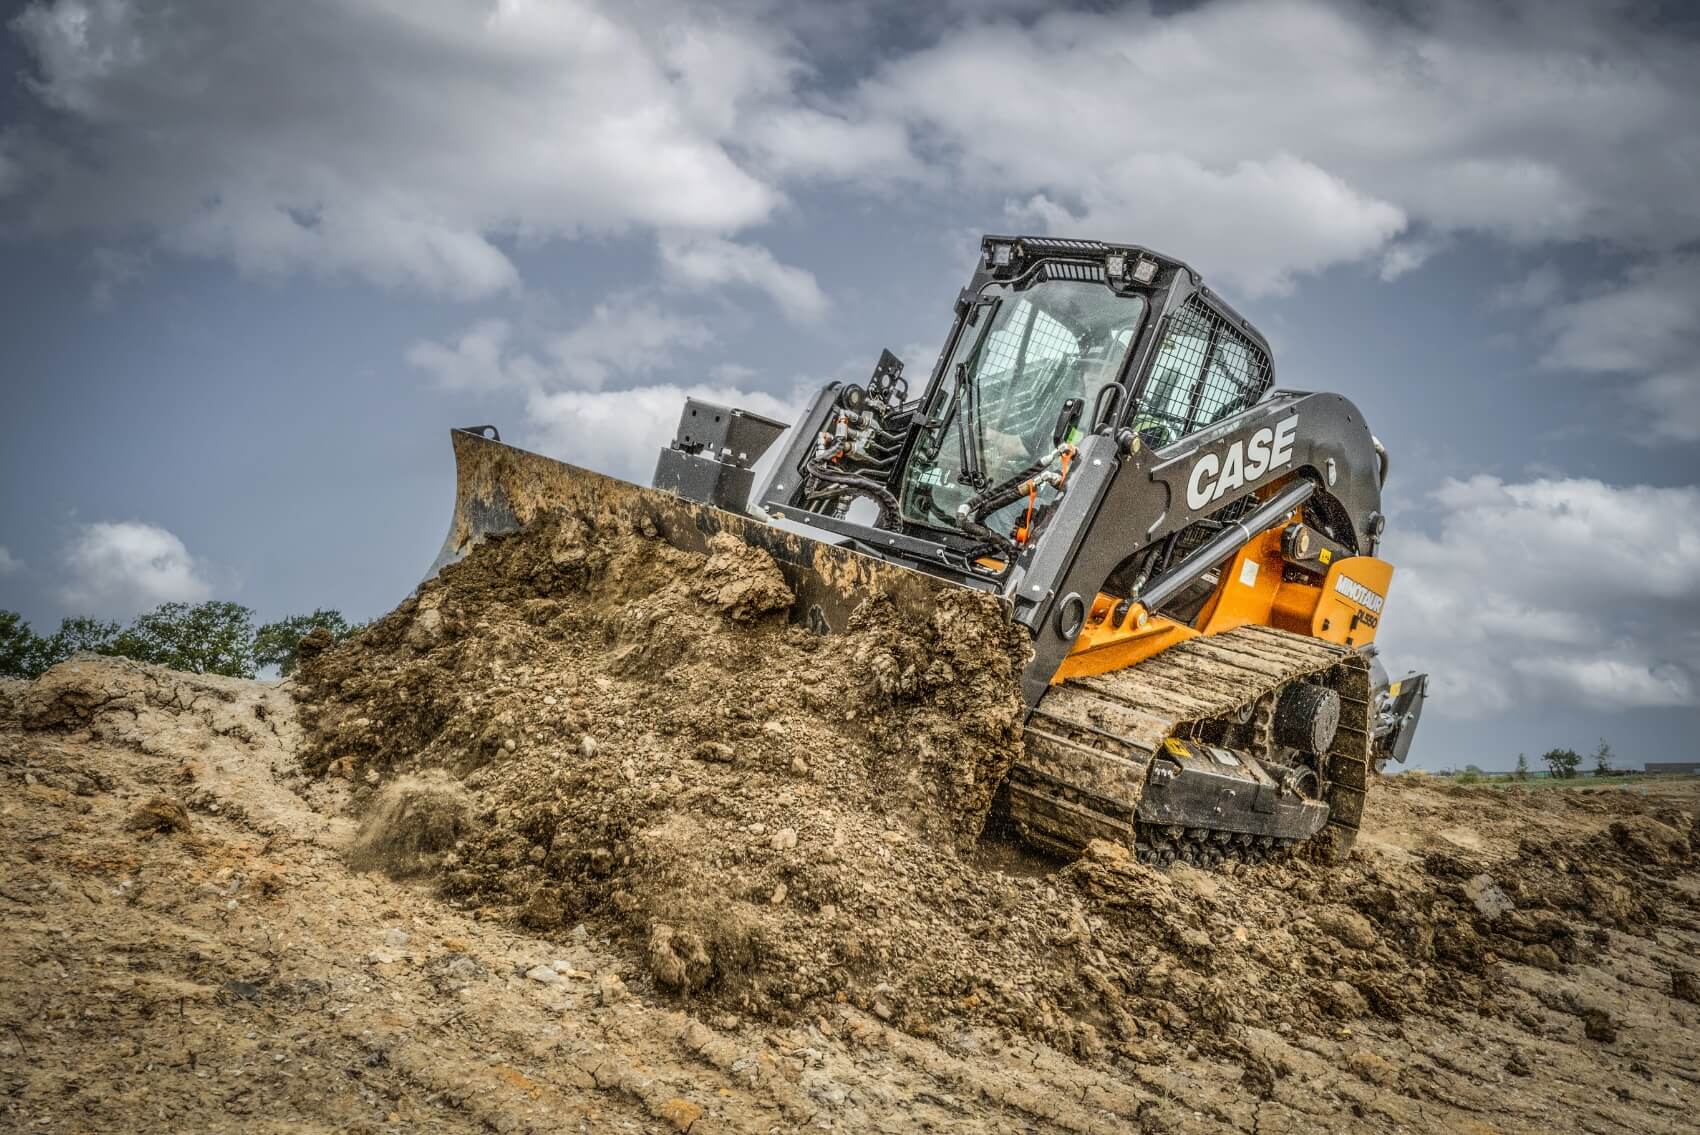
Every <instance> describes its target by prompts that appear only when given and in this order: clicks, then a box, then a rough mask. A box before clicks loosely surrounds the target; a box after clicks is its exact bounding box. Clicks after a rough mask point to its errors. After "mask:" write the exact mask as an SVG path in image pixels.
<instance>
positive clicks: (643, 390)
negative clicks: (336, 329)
mask: <svg viewBox="0 0 1700 1135" xmlns="http://www.w3.org/2000/svg"><path fill="white" fill-rule="evenodd" d="M712 342H713V336H712V334H711V333H710V331H709V329H708V328H707V327H706V326H705V325H704V324H702V323H700V322H699V321H697V320H694V319H691V318H689V317H685V316H680V315H677V314H675V313H670V312H667V311H665V310H663V309H660V308H658V307H657V306H656V305H655V304H654V303H652V302H650V301H648V300H646V299H643V298H641V297H638V296H635V295H622V296H616V297H613V298H612V299H610V300H609V301H608V302H607V303H603V304H598V305H597V306H596V307H595V308H594V309H592V311H591V312H590V314H589V315H588V316H587V317H586V318H585V319H583V320H582V321H580V322H579V323H577V324H575V325H573V326H571V327H568V328H566V329H564V330H560V329H553V330H551V329H544V328H531V329H525V330H521V329H518V328H515V327H514V326H513V325H511V324H509V323H507V322H506V321H502V320H484V321H481V322H479V323H475V324H474V325H473V326H471V327H470V328H468V329H467V330H466V331H465V332H464V333H462V334H461V335H460V336H458V337H457V338H455V339H453V340H451V341H448V342H443V343H438V342H430V341H422V342H419V343H415V344H414V345H413V346H412V348H410V349H409V351H408V359H409V361H410V362H412V363H413V365H414V366H416V367H418V368H419V369H420V370H422V371H424V372H425V373H426V374H428V375H429V376H430V377H431V378H432V379H433V380H434V381H435V382H437V383H438V384H439V385H442V386H444V387H447V388H451V389H472V390H481V391H485V392H488V393H492V394H494V393H507V394H516V393H517V394H518V395H520V396H521V397H522V398H523V403H522V405H523V413H524V416H525V420H524V424H523V426H522V427H521V429H520V430H518V431H516V433H515V436H516V439H517V440H518V441H519V442H520V444H522V445H526V446H528V447H530V448H534V449H537V450H539V451H541V452H543V453H547V454H549V455H550V456H553V457H558V458H560V459H562V460H564V461H571V462H573V463H574V464H576V465H584V466H587V467H589V468H592V469H597V470H599V471H601V472H606V473H613V474H615V475H618V476H622V477H627V478H629V479H633V480H637V481H641V482H646V483H647V481H648V480H649V476H650V474H651V473H653V472H654V470H655V455H656V452H657V451H658V450H659V449H660V447H661V446H663V445H665V444H666V443H667V442H668V441H669V440H671V439H672V437H673V431H674V429H675V427H676V426H677V425H678V421H679V411H680V409H681V408H682V407H683V405H684V400H685V399H686V398H687V397H692V398H704V399H707V400H709V401H712V402H720V403H723V404H726V405H731V406H738V407H742V408H744V409H748V410H753V411H755V412H757V413H760V414H768V415H770V416H773V417H777V418H780V419H781V420H784V421H787V422H789V421H791V420H792V419H793V418H795V417H796V416H797V413H798V410H799V408H800V405H799V404H800V401H801V400H800V398H797V397H792V398H789V399H788V398H782V397H777V396H775V395H772V394H768V393H764V392H761V391H758V390H750V389H746V386H747V384H748V383H749V382H750V381H751V380H753V379H755V378H756V377H757V372H755V371H753V370H751V369H749V368H748V367H744V366H740V365H737V364H734V363H727V364H721V365H719V366H715V367H713V368H710V369H709V371H708V374H709V377H710V378H711V380H712V381H709V382H705V383H697V384H680V383H676V382H656V381H654V379H653V377H652V376H653V375H655V374H656V373H657V372H663V371H668V370H671V369H675V368H676V367H677V366H679V365H680V363H681V361H682V360H683V359H684V358H686V357H688V356H689V355H690V354H691V353H692V352H695V351H699V350H701V349H702V348H704V347H707V346H709V345H710V344H711V343H712ZM614 386H624V387H628V388H627V389H618V388H614V389H604V388H605V387H614Z"/></svg>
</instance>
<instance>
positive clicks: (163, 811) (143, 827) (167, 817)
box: [124, 796, 189, 835]
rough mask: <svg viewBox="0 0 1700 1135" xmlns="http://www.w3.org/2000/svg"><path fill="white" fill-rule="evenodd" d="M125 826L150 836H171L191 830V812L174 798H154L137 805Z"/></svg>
mask: <svg viewBox="0 0 1700 1135" xmlns="http://www.w3.org/2000/svg"><path fill="white" fill-rule="evenodd" d="M124 826H125V827H126V828H127V829H129V830H130V831H133V832H142V833H144V834H148V835H169V834H171V833H172V832H183V831H188V830H189V812H188V809H186V808H184V807H183V802H182V801H181V800H178V799H177V798H176V797H174V796H152V797H149V798H148V799H147V800H144V801H142V802H141V803H140V804H138V805H136V808H135V810H134V811H132V812H131V813H130V817H129V819H127V820H125V821H124Z"/></svg>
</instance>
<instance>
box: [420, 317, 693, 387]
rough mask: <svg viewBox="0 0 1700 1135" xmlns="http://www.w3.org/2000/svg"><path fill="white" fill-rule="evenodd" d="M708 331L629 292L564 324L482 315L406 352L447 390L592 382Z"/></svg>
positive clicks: (660, 358)
mask: <svg viewBox="0 0 1700 1135" xmlns="http://www.w3.org/2000/svg"><path fill="white" fill-rule="evenodd" d="M713 339H714V336H713V333H712V332H710V330H709V329H708V327H707V326H706V325H705V324H704V323H702V322H701V321H700V320H697V319H693V318H691V317H689V316H682V315H678V314H676V313H673V312H669V311H666V310H663V309H662V308H660V307H658V306H657V305H656V304H654V303H653V302H650V301H648V300H645V299H643V298H641V297H639V296H636V295H633V294H630V293H626V294H622V295H617V296H614V297H611V298H610V299H609V300H607V301H606V302H603V303H599V304H596V305H595V306H594V307H592V308H591V310H590V313H589V314H588V315H587V316H586V317H585V318H584V319H583V320H581V321H580V322H578V323H576V324H574V325H573V326H571V327H568V328H566V329H565V330H553V331H546V330H539V329H531V330H529V331H527V332H525V333H523V334H522V333H521V332H519V331H517V330H516V329H515V327H514V325H513V324H512V323H510V322H509V321H507V320H505V319H484V320H479V321H478V322H477V323H474V324H473V325H472V326H471V327H469V328H467V329H466V330H465V331H464V332H462V333H461V334H460V335H459V336H458V337H456V338H455V339H453V340H451V341H449V342H435V341H432V340H421V341H419V342H416V343H414V344H413V346H411V347H410V348H408V351H407V360H408V362H410V363H412V364H413V365H414V366H415V367H418V368H419V369H420V370H422V371H424V372H425V373H426V374H428V375H430V376H431V378H432V379H434V380H435V382H436V384H437V385H438V386H440V387H442V388H443V389H445V390H481V391H487V392H493V391H499V390H504V389H507V390H520V391H526V392H532V391H545V392H546V391H550V390H554V389H559V388H561V387H583V388H587V389H596V388H599V387H601V386H602V385H604V384H605V383H607V382H609V381H611V380H613V379H615V378H617V377H625V378H628V379H629V378H636V377H641V376H644V375H648V374H651V373H653V372H655V371H657V370H660V369H662V368H665V367H668V366H671V365H672V364H673V363H674V362H675V361H676V360H677V358H678V357H679V356H680V355H681V354H684V353H687V352H690V351H695V350H700V349H701V348H703V347H706V346H707V345H708V344H709V343H711V342H713ZM522 341H524V342H525V343H527V344H529V345H528V346H522Z"/></svg>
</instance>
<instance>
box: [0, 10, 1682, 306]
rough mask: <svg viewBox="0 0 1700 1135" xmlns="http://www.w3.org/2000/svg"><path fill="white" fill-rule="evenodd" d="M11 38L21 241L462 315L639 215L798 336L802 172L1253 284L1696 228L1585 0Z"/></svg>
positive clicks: (39, 31) (639, 19) (425, 14)
mask: <svg viewBox="0 0 1700 1135" xmlns="http://www.w3.org/2000/svg"><path fill="white" fill-rule="evenodd" d="M10 27H11V30H12V31H13V32H14V34H15V35H16V36H17V37H18V38H19V39H20V41H21V42H22V44H23V45H24V47H25V49H26V50H27V52H28V56H29V62H30V66H29V69H28V84H29V89H31V90H32V91H34V92H35V95H36V102H37V104H38V110H40V111H41V112H42V113H38V114H34V115H32V116H31V123H30V128H27V129H17V130H9V131H7V132H6V134H5V135H4V136H3V137H0V192H5V191H7V189H8V188H10V190H11V192H12V197H11V199H10V200H9V204H12V205H14V208H13V210H12V211H13V213H14V214H15V215H16V216H17V217H19V218H21V223H22V224H24V225H26V226H30V227H33V228H34V229H36V230H37V231H47V232H53V231H63V230H65V229H70V228H84V227H94V228H100V229H104V230H118V231H121V232H124V233H132V234H144V235H146V236H147V237H149V238H156V239H158V240H161V241H163V242H164V243H165V244H167V245H168V246H170V247H172V248H176V249H179V250H182V251H187V252H191V253H195V254H201V255H208V256H216V257H221V258H225V259H228V260H230V261H231V262H233V263H235V264H237V265H239V266H241V267H242V268H244V269H246V270H249V271H253V272H261V273H272V272H297V271H310V272H323V273H330V274H337V275H353V276H357V277H360V278H363V279H366V280H371V281H376V282H379V283H382V284H404V285H408V286H413V287H419V288H424V289H428V290H430V291H433V292H437V293H441V294H445V295H449V296H460V297H480V296H489V295H491V294H493V293H500V292H503V291H512V290H516V289H519V288H520V287H521V286H522V281H521V280H520V274H519V271H518V269H517V268H516V266H515V262H514V260H513V258H512V257H511V255H510V253H511V250H512V247H513V246H514V244H515V243H516V242H519V241H526V242H530V241H537V240H548V239H572V238H575V237H578V236H581V235H584V234H594V233H604V232H619V231H625V230H630V229H640V230H655V231H658V232H666V233H668V234H670V235H669V237H668V240H667V241H666V242H665V243H664V248H663V253H664V270H665V271H666V272H667V273H668V274H670V276H671V277H672V278H673V279H675V280H676V281H679V282H683V283H696V284H700V285H703V286H713V285H719V284H733V283H736V284H739V285H743V286H749V287H754V288H757V289H760V290H762V291H764V292H767V293H768V294H770V295H772V296H773V297H774V299H775V300H776V301H777V302H778V303H779V304H780V305H781V307H782V308H783V309H784V310H785V311H786V312H787V314H789V315H791V316H792V317H794V318H802V319H807V318H811V317H813V316H814V315H817V314H818V313H819V311H820V309H821V300H820V296H819V289H818V285H817V284H816V283H815V281H814V279H813V277H812V276H808V275H807V273H805V272H804V271H803V270H802V269H801V268H796V267H791V266H787V265H782V264H779V263H778V262H776V261H775V260H774V259H773V257H772V255H771V254H770V253H768V252H767V251H766V250H764V249H762V248H760V247H758V246H754V245H751V244H749V243H748V241H747V239H744V238H740V237H739V234H740V232H741V231H742V230H745V229H748V228H751V227H753V226H756V225H759V224H761V223H762V222H764V221H766V220H768V219H770V218H771V217H772V216H773V214H774V212H775V210H776V209H777V208H779V207H780V206H781V205H782V204H783V203H784V202H785V201H786V200H787V192H788V190H789V189H790V188H791V187H793V186H807V185H815V184H818V183H820V182H823V181H824V182H829V183H830V184H832V185H833V186H835V187H846V188H850V189H852V190H856V189H860V190H863V191H866V192H870V193H873V194H880V193H884V192H888V191H889V190H890V189H891V187H893V186H894V185H897V184H899V183H903V182H909V183H911V184H912V185H913V186H921V187H926V188H928V189H930V190H937V191H942V192H945V193H953V192H954V193H967V194H972V195H977V196H983V195H985V194H986V193H987V191H988V190H989V191H990V192H991V193H993V194H996V195H1000V196H1003V197H1005V198H1006V199H1007V200H1009V201H1011V202H1016V203H1019V204H1020V205H1021V206H1022V207H1023V208H1025V209H1027V211H1028V212H1029V214H1030V215H1033V216H1036V217H1038V218H1039V219H1040V220H1041V221H1043V222H1046V223H1048V224H1050V225H1051V226H1052V227H1054V228H1057V229H1068V230H1070V231H1075V232H1078V231H1083V230H1087V229H1091V230H1095V231H1096V232H1097V233H1101V234H1102V235H1109V236H1114V237H1119V238H1123V239H1132V240H1144V241H1147V242H1149V243H1151V244H1153V245H1155V246H1157V247H1161V248H1165V249H1168V250H1171V251H1173V252H1175V253H1176V254H1178V255H1181V256H1184V257H1186V258H1187V259H1189V260H1191V261H1193V262H1194V263H1196V264H1197V265H1198V266H1199V267H1200V268H1201V269H1202V270H1203V271H1204V272H1205V273H1206V274H1207V275H1208V276H1210V277H1211V278H1212V279H1214V280H1217V281H1219V282H1224V283H1227V284H1229V285H1231V286H1232V287H1234V288H1236V289H1238V290H1242V291H1246V292H1270V291H1282V290H1285V289H1287V288H1289V287H1290V286H1291V285H1292V283H1293V281H1294V279H1295V278H1297V277H1300V276H1302V275H1304V274H1305V273H1309V272H1316V271H1320V270H1322V269H1326V268H1328V267H1331V266H1334V265H1339V264H1347V263H1363V264H1366V265H1372V266H1377V267H1378V270H1379V271H1380V272H1381V274H1383V275H1384V276H1386V277H1388V278H1396V277H1398V276H1399V275H1401V274H1403V273H1405V272H1409V271H1413V270H1415V269H1416V268H1417V267H1418V266H1419V265H1420V264H1421V262H1422V261H1423V260H1424V259H1425V258H1426V256H1427V254H1428V253H1429V252H1431V251H1432V250H1433V248H1434V247H1438V244H1437V243H1435V242H1437V241H1444V240H1445V239H1446V238H1447V237H1448V236H1450V235H1452V234H1456V233H1470V234H1476V233H1485V234H1489V235H1494V236H1498V237H1501V238H1504V239H1506V240H1509V241H1513V242H1522V243H1526V244H1540V243H1546V242H1566V241H1575V240H1592V241H1602V242H1605V243H1606V244H1608V245H1613V246H1616V247H1619V248H1622V249H1626V250H1629V251H1631V252H1633V253H1636V254H1640V253H1642V252H1645V251H1647V250H1651V249H1661V248H1669V247H1674V246H1679V245H1681V244H1682V243H1684V242H1687V241H1693V240H1696V239H1700V197H1697V196H1696V195H1695V194H1694V193H1693V192H1692V181H1693V169H1694V164H1695V161H1696V160H1697V155H1700V142H1697V140H1696V131H1695V129H1694V126H1693V114H1692V108H1693V106H1694V105H1695V104H1696V102H1697V101H1700V70H1697V69H1696V68H1694V67H1693V66H1692V60H1693V49H1694V45H1693V42H1692V39H1691V38H1688V37H1686V36H1685V34H1684V33H1683V32H1682V30H1681V29H1680V28H1678V29H1674V30H1673V29H1672V28H1671V27H1670V26H1668V24H1667V25H1666V26H1659V25H1658V24H1657V22H1656V21H1654V20H1651V19H1643V18H1642V17H1641V16H1640V15H1638V14H1637V13H1636V12H1635V11H1634V10H1633V9H1631V8H1628V7H1626V6H1622V5H1618V4H1605V5H1601V4H1598V3H1593V2H1590V0H1540V2H1537V0H1513V2H1510V3H1503V4H1494V5H1476V4H1466V3H1461V2H1458V0H1429V2H1426V3H1419V4H1412V5H1391V6H1390V5H1345V4H1339V3H1336V2H1332V0H1255V2H1254V0H1210V2H1205V3H1199V4H1191V5H1178V6H1177V5H1156V4H1153V3H1130V4H1122V5H1114V6H1107V7H1106V8H1105V10H1085V11H1080V10H1069V9H1066V8H1062V7H1060V6H1042V5H1027V4H1014V5H974V6H971V7H969V8H968V9H966V10H962V9H941V11H940V12H937V13H932V14H926V13H922V14H919V15H910V16H906V17H901V18H900V17H898V16H895V15H892V14H889V13H880V12H873V13H867V12H840V11H837V10H836V9H832V8H829V7H826V6H815V7H811V6H807V5H780V4H777V3H772V2H766V0H749V2H744V3H735V4H725V5H718V6H714V5H701V4H686V3H683V2H682V0H640V2H635V3H626V4H616V3H612V2H611V0H560V2H559V3H547V4H544V3H529V2H524V0H486V2H477V0H415V2H413V3H406V4H402V3H396V2H394V0H355V2H346V3H345V2H333V0H302V2H300V3H292V4H227V3H220V2H219V0H170V2H167V0H33V2H32V3H30V4H29V5H28V6H27V7H26V8H25V9H24V11H23V13H22V14H21V15H20V16H19V17H17V18H16V19H15V20H14V21H13V22H12V24H11V25H10ZM899 27H901V29H902V31H903V33H904V34H902V35H901V36H899V35H897V34H896V33H895V32H894V29H895V28H899ZM894 40H900V41H902V42H905V43H910V44H914V45H915V46H914V47H913V48H912V49H910V50H907V51H904V50H897V51H893V50H892V49H891V43H892V42H893V41H894ZM302 60H311V66H303V65H302V62H301V61H302ZM987 92H996V93H995V95H993V94H988V93H987ZM37 120H39V121H37ZM35 127H39V129H36V128H35ZM1413 230H1416V231H1420V232H1421V233H1422V234H1423V236H1422V238H1421V239H1416V240H1413V239H1412V238H1411V236H1410V233H1411V232H1412V231H1413ZM729 237H731V238H738V239H737V240H736V241H734V240H728V239H727V238H729Z"/></svg>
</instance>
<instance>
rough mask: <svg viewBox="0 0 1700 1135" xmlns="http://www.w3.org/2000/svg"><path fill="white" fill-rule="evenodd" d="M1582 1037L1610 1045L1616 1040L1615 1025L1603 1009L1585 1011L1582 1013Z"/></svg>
mask: <svg viewBox="0 0 1700 1135" xmlns="http://www.w3.org/2000/svg"><path fill="white" fill-rule="evenodd" d="M1582 1035H1583V1036H1585V1037H1587V1038H1588V1039H1589V1040H1597V1041H1599V1042H1600V1043H1601V1044H1610V1043H1611V1042H1612V1041H1614V1040H1616V1039H1617V1023H1616V1022H1615V1021H1613V1020H1612V1016H1611V1014H1610V1013H1608V1012H1606V1011H1605V1010H1604V1009H1585V1010H1583V1011H1582Z"/></svg>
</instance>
